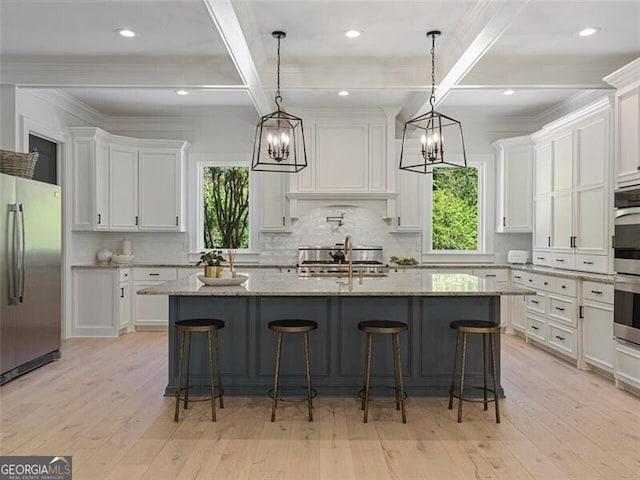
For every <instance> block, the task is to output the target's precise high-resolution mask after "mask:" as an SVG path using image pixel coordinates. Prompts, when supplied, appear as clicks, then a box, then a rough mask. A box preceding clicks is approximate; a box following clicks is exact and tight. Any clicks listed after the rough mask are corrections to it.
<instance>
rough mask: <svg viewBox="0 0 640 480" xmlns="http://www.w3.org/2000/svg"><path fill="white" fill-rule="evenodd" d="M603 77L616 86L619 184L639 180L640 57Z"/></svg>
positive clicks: (617, 177)
mask: <svg viewBox="0 0 640 480" xmlns="http://www.w3.org/2000/svg"><path fill="white" fill-rule="evenodd" d="M604 80H605V81H606V82H607V83H609V84H611V85H613V86H614V87H616V89H617V91H616V104H615V132H616V134H615V171H616V177H615V178H616V188H620V187H626V186H629V185H638V184H640V58H638V59H636V60H634V61H633V62H631V63H629V64H628V65H625V66H624V67H622V68H621V69H619V70H617V71H615V72H613V73H612V74H611V75H609V76H607V77H605V78H604Z"/></svg>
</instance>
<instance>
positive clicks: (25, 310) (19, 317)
mask: <svg viewBox="0 0 640 480" xmlns="http://www.w3.org/2000/svg"><path fill="white" fill-rule="evenodd" d="M0 209H1V210H0V385H2V384H4V383H6V382H8V381H9V380H11V379H12V378H15V377H17V376H19V375H22V374H23V373H26V372H28V371H30V370H33V369H34V368H37V367H39V366H41V365H44V364H45V363H48V362H50V361H52V360H55V359H57V358H60V337H61V318H62V308H61V306H62V299H61V296H62V288H61V272H62V269H61V265H62V238H61V237H62V235H61V230H62V229H61V222H62V218H61V192H60V187H58V186H56V185H50V184H48V183H41V182H36V181H33V180H26V179H23V178H18V177H13V176H9V175H4V174H0Z"/></svg>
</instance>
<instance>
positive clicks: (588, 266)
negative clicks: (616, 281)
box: [576, 254, 609, 273]
mask: <svg viewBox="0 0 640 480" xmlns="http://www.w3.org/2000/svg"><path fill="white" fill-rule="evenodd" d="M576 270H582V271H585V272H594V273H609V257H607V256H606V255H583V254H576Z"/></svg>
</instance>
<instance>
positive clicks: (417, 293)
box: [138, 272, 534, 396]
mask: <svg viewBox="0 0 640 480" xmlns="http://www.w3.org/2000/svg"><path fill="white" fill-rule="evenodd" d="M248 276H249V278H248V280H247V281H246V282H245V283H244V284H243V285H240V286H226V287H225V286H205V285H203V284H202V283H201V282H200V280H198V278H197V277H196V276H195V275H191V276H190V277H188V278H185V279H182V280H177V281H173V282H167V283H164V284H161V285H156V286H153V287H148V288H145V289H143V290H141V291H139V292H138V294H140V295H169V357H168V361H169V370H168V375H169V376H168V384H167V388H166V390H165V394H166V395H172V394H174V392H175V388H176V379H177V364H178V341H177V333H176V331H175V328H174V326H173V325H174V324H175V322H176V321H178V320H182V319H188V318H219V319H221V320H224V321H225V323H226V326H225V328H224V329H223V330H222V331H221V332H220V347H221V350H222V370H223V383H224V387H225V393H226V394H230V395H263V394H265V393H266V391H267V390H268V389H269V388H270V387H271V386H272V382H273V371H274V359H275V347H276V335H275V333H274V332H272V331H270V330H269V329H268V328H267V324H268V323H269V322H270V321H271V320H276V319H284V318H304V319H309V320H314V321H316V322H318V329H317V330H315V331H313V332H312V333H311V335H310V344H311V371H312V377H313V384H314V387H315V388H316V389H317V390H318V392H319V393H320V394H321V395H343V396H350V395H354V394H355V393H356V392H357V390H358V389H359V388H360V387H361V383H362V372H363V365H364V351H365V335H364V334H363V333H362V332H361V331H360V330H358V328H357V324H358V322H360V321H362V320H375V319H389V320H396V321H402V322H405V323H407V324H408V325H409V331H408V333H407V334H403V335H401V353H402V355H401V357H402V371H403V377H404V385H405V390H406V391H407V392H408V393H409V395H420V396H445V395H447V394H448V389H449V384H450V381H451V369H452V363H453V355H454V349H455V336H456V335H455V331H454V330H451V329H450V328H449V322H451V321H452V320H457V319H471V318H472V319H478V320H489V321H493V322H496V323H499V322H500V296H501V295H523V294H525V295H526V294H534V293H533V292H531V291H529V290H524V289H521V288H518V287H515V286H512V285H511V284H510V283H507V282H495V281H493V280H491V279H485V278H479V277H475V276H473V275H467V274H456V273H429V272H426V273H425V272H402V273H391V274H389V275H388V276H382V277H372V278H371V277H365V278H358V277H357V276H356V277H354V278H351V279H349V278H346V277H299V276H298V275H297V274H295V273H269V272H256V273H249V274H248ZM199 337H204V335H194V336H193V346H192V362H191V372H192V378H193V380H192V382H191V383H192V384H199V383H203V384H206V383H207V379H208V363H207V360H206V359H207V355H206V344H205V341H204V338H199ZM285 337H286V338H285V341H284V345H283V364H282V371H281V376H282V382H283V383H286V384H300V385H302V384H303V383H304V362H303V358H304V357H303V351H302V339H301V338H295V337H296V336H295V335H287V336H285ZM386 337H387V336H386V335H376V336H375V337H374V351H373V360H372V382H373V383H374V384H380V383H382V384H385V383H389V382H391V383H393V366H392V353H391V349H392V347H391V341H390V339H389V338H386ZM474 340H477V341H474ZM496 346H497V347H498V348H497V350H498V353H499V351H500V348H499V342H498V344H497V345H496ZM481 353H482V348H481V343H480V341H479V339H475V338H471V339H470V342H469V345H468V353H467V374H466V375H467V379H468V380H466V381H467V383H469V384H471V383H477V382H478V380H479V379H480V378H481V372H482V361H481ZM499 365H500V359H499V354H498V369H499ZM500 393H501V394H502V393H503V391H502V387H500Z"/></svg>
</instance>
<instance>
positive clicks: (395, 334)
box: [358, 320, 409, 423]
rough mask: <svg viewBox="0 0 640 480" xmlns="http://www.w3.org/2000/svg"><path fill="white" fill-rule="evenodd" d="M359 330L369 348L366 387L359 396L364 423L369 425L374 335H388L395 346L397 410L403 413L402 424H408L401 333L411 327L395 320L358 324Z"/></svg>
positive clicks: (365, 372) (370, 321) (394, 363)
mask: <svg viewBox="0 0 640 480" xmlns="http://www.w3.org/2000/svg"><path fill="white" fill-rule="evenodd" d="M358 330H362V331H363V332H365V333H366V334H367V348H366V354H365V367H364V386H363V387H362V390H360V392H358V395H359V396H360V398H361V399H362V403H361V410H364V414H363V417H362V421H363V423H367V420H368V417H369V389H370V387H371V385H370V384H369V378H370V376H371V356H372V350H373V348H372V347H373V335H374V334H378V333H380V334H388V335H391V340H392V344H393V367H394V368H393V370H394V380H395V383H394V387H393V389H394V391H395V404H396V410H401V411H402V423H407V414H406V411H405V407H404V401H405V399H406V398H407V394H406V392H405V391H404V386H403V384H402V366H401V362H400V333H402V332H406V331H407V330H409V326H408V325H407V324H406V323H404V322H397V321H394V320H364V321H362V322H359V323H358Z"/></svg>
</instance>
